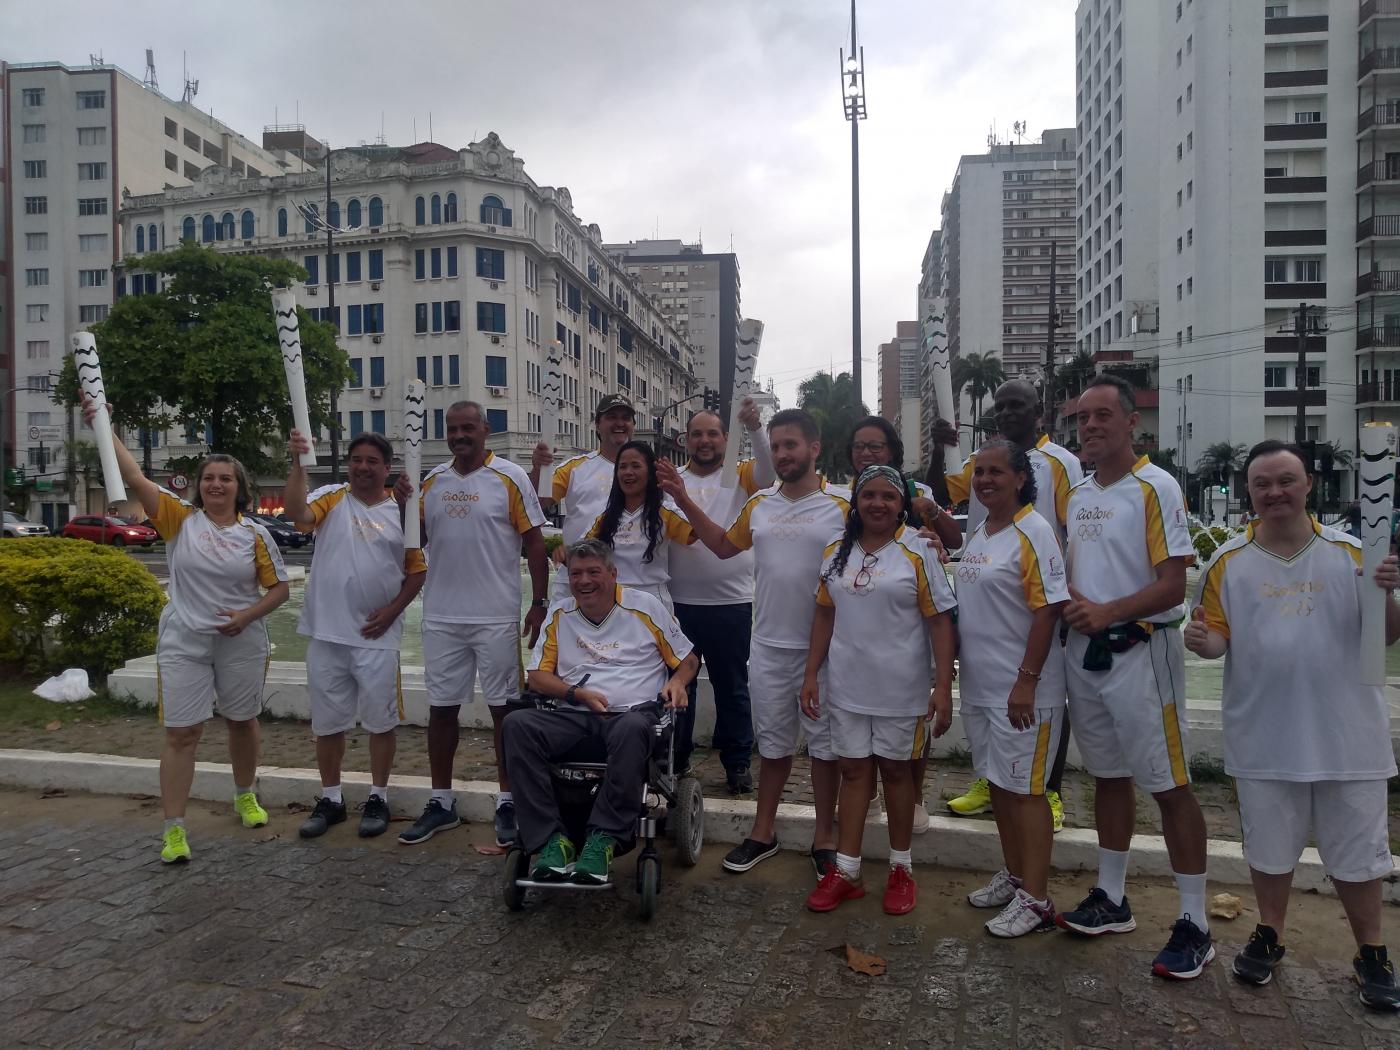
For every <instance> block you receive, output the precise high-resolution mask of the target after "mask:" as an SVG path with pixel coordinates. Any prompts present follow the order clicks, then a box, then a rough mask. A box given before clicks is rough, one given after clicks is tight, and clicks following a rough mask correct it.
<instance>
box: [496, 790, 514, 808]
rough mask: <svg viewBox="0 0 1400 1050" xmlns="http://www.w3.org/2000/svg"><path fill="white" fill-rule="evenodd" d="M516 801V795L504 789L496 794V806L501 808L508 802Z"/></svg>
mask: <svg viewBox="0 0 1400 1050" xmlns="http://www.w3.org/2000/svg"><path fill="white" fill-rule="evenodd" d="M514 801H515V796H514V795H512V794H511V793H510V792H509V791H502V792H501V793H500V794H499V795H497V796H496V808H497V809H499V808H500V807H501V806H504V805H505V804H506V803H507V802H514Z"/></svg>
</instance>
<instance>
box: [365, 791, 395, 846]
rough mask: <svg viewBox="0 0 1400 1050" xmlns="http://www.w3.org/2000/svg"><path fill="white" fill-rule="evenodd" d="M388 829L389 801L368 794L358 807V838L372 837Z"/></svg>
mask: <svg viewBox="0 0 1400 1050" xmlns="http://www.w3.org/2000/svg"><path fill="white" fill-rule="evenodd" d="M388 830H389V803H387V802H385V801H384V800H383V799H382V798H380V797H379V796H378V795H370V797H369V798H367V799H365V804H364V805H363V806H361V807H360V838H362V839H372V838H374V837H375V836H377V835H382V834H384V832H386V831H388Z"/></svg>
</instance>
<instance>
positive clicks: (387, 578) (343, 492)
mask: <svg viewBox="0 0 1400 1050" xmlns="http://www.w3.org/2000/svg"><path fill="white" fill-rule="evenodd" d="M306 505H307V506H308V507H310V508H311V513H312V515H314V516H315V519H316V523H315V525H314V526H313V528H314V530H315V532H316V554H315V557H314V558H313V559H312V562H311V574H310V576H309V577H308V578H307V581H306V600H305V602H304V603H303V604H302V607H301V619H300V620H299V621H298V623H297V633H298V634H304V635H307V636H308V637H310V638H315V639H317V640H319V641H322V642H336V643H338V644H340V645H353V646H357V647H359V648H361V649H397V648H398V647H399V641H400V639H401V638H402V637H403V617H402V616H400V617H399V618H398V619H397V620H395V621H394V625H393V626H392V627H390V628H389V629H388V630H387V631H385V632H384V633H383V634H382V635H380V636H379V637H378V638H366V637H364V636H363V635H362V634H361V633H360V631H361V630H363V629H364V626H365V620H366V619H368V617H369V614H370V613H372V612H374V610H376V609H380V608H383V607H384V606H385V605H387V604H389V602H390V601H392V600H393V598H394V596H395V595H396V594H398V593H399V590H400V588H402V587H403V581H404V577H405V576H412V575H413V574H414V573H419V572H427V571H428V566H427V564H426V563H425V562H424V561H423V552H422V551H420V550H410V551H406V550H404V547H403V524H402V522H401V521H400V520H399V505H398V503H397V502H395V501H394V498H393V497H392V496H389V495H388V494H385V496H384V498H383V499H382V500H380V501H379V502H378V503H376V504H374V506H369V505H368V504H365V503H361V502H360V501H359V500H358V499H356V498H355V497H354V496H353V495H352V494H351V492H350V486H349V485H326V486H324V487H322V488H319V489H317V490H316V491H315V492H313V493H311V494H310V495H309V496H307V498H306Z"/></svg>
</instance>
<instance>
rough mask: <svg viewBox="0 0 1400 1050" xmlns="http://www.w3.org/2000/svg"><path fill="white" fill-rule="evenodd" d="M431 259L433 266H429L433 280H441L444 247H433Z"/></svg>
mask: <svg viewBox="0 0 1400 1050" xmlns="http://www.w3.org/2000/svg"><path fill="white" fill-rule="evenodd" d="M429 259H430V260H431V266H429V268H428V272H429V274H431V276H432V278H433V280H435V281H437V280H440V279H441V278H442V249H441V248H434V249H432V251H431V253H430V255H429Z"/></svg>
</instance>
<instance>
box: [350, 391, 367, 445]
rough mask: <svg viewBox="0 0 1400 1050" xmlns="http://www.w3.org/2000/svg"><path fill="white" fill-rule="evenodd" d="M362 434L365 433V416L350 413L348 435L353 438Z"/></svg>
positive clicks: (359, 413)
mask: <svg viewBox="0 0 1400 1050" xmlns="http://www.w3.org/2000/svg"><path fill="white" fill-rule="evenodd" d="M355 385H356V386H359V384H358V383H356V384H355ZM364 432H365V414H364V413H363V412H351V413H350V435H351V436H352V437H353V436H355V435H356V434H363V433H364Z"/></svg>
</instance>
